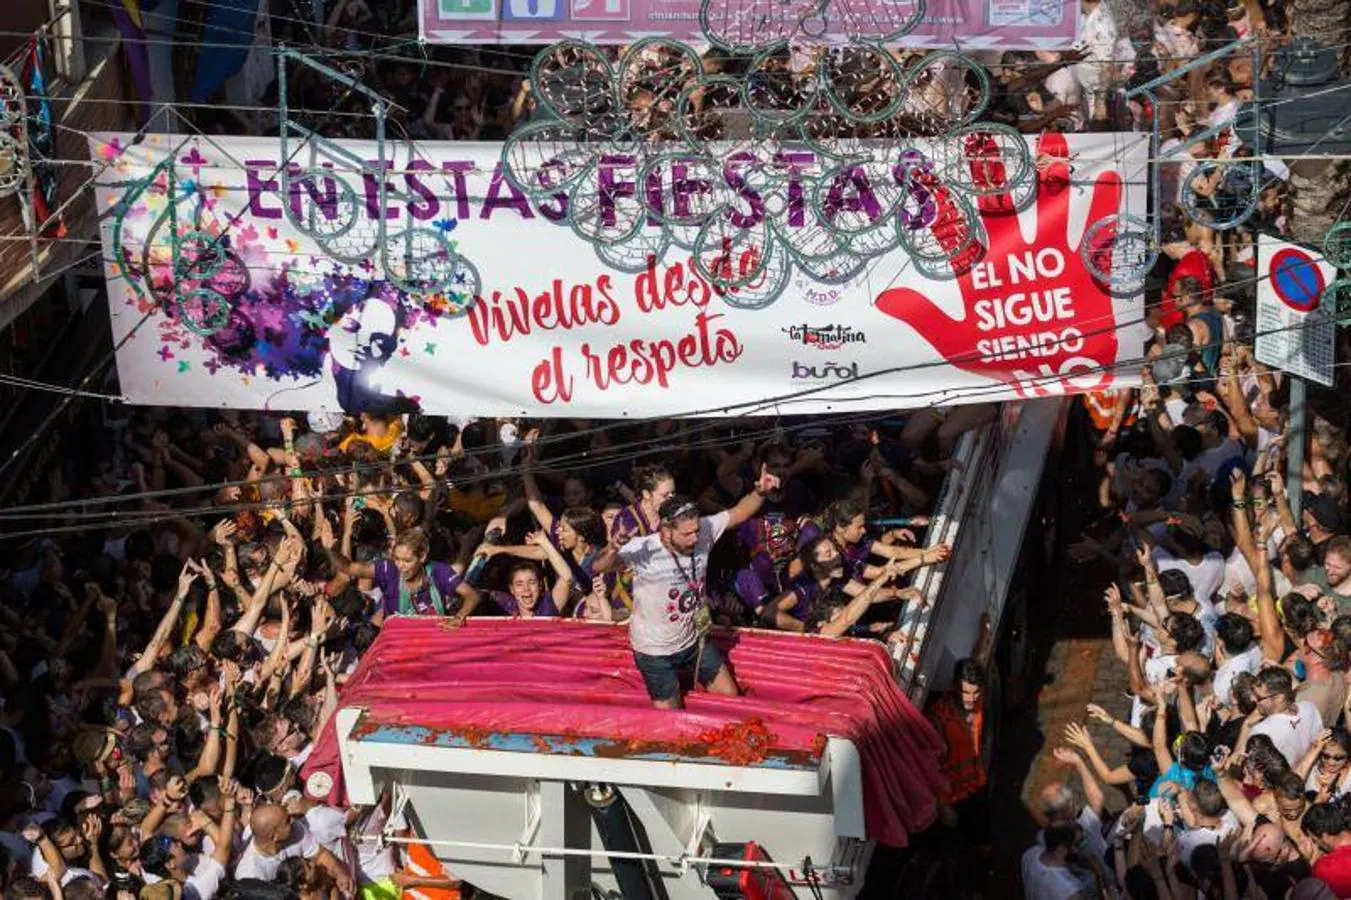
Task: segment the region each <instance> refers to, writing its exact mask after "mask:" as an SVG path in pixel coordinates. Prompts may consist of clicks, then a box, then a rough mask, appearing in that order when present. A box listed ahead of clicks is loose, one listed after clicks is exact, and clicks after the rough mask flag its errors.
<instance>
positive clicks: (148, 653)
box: [131, 562, 198, 679]
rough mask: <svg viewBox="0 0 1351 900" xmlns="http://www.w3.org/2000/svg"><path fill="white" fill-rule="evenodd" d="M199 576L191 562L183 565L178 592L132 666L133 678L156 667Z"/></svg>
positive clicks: (179, 576)
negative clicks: (189, 590)
mask: <svg viewBox="0 0 1351 900" xmlns="http://www.w3.org/2000/svg"><path fill="white" fill-rule="evenodd" d="M197 577H198V575H197V572H196V571H195V570H194V569H193V568H191V563H190V562H189V563H188V564H186V565H184V566H183V571H182V572H180V573H179V575H178V592H177V593H176V594H174V599H173V602H171V603H170V604H169V608H168V609H167V610H165V611H164V616H163V618H161V619H160V622H159V627H158V628H156V629H155V633H154V635H152V636H151V638H150V643H148V644H146V646H145V652H144V653H142V654H141V657H140V659H138V660H136V663H135V664H134V665H133V666H132V667H131V678H132V679H135V678H136V676H137V675H140V674H141V673H143V672H149V671H150V670H151V669H152V668H154V666H155V660H157V659H159V654H160V649H161V648H162V647H163V646H164V643H165V642H166V641H168V640H169V636H170V635H171V634H172V633H173V629H174V626H175V625H176V624H178V616H179V614H180V613H182V611H183V600H184V599H185V598H186V597H187V596H188V589H189V588H191V587H192V583H193V582H194V581H196V580H197Z"/></svg>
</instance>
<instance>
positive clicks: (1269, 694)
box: [1248, 666, 1323, 767]
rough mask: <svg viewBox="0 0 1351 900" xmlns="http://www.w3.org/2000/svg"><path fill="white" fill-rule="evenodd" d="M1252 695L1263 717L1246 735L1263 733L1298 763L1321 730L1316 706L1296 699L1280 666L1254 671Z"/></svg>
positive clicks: (1283, 753) (1291, 680) (1290, 761)
mask: <svg viewBox="0 0 1351 900" xmlns="http://www.w3.org/2000/svg"><path fill="white" fill-rule="evenodd" d="M1254 696H1255V697H1256V699H1257V711H1258V712H1260V713H1261V714H1262V716H1263V718H1262V720H1261V721H1260V722H1258V723H1257V724H1256V725H1254V726H1253V727H1252V730H1251V731H1250V732H1249V733H1248V737H1249V739H1251V738H1252V736H1253V735H1254V734H1265V735H1266V736H1267V737H1269V738H1271V742H1272V743H1273V744H1275V745H1276V749H1277V750H1279V751H1281V755H1282V756H1284V757H1285V758H1286V760H1287V761H1288V762H1289V763H1290V765H1291V766H1292V767H1293V766H1297V765H1299V762H1300V760H1301V759H1303V758H1304V754H1305V753H1308V752H1309V748H1310V747H1312V746H1313V742H1314V741H1315V740H1317V739H1318V733H1319V732H1320V731H1322V730H1323V717H1322V715H1320V714H1319V712H1318V707H1316V706H1314V705H1313V704H1312V703H1310V702H1308V701H1307V700H1301V701H1299V702H1298V703H1296V702H1295V682H1294V679H1293V678H1292V677H1291V675H1290V670H1289V669H1283V668H1281V667H1279V666H1267V667H1266V668H1265V669H1263V670H1262V671H1260V672H1258V673H1257V686H1256V689H1255V693H1254Z"/></svg>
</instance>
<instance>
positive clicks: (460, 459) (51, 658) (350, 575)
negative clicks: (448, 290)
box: [0, 406, 991, 900]
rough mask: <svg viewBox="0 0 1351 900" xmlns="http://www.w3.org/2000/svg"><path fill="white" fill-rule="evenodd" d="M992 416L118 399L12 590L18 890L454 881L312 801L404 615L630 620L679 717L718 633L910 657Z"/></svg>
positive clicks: (4, 845) (10, 892) (4, 784)
mask: <svg viewBox="0 0 1351 900" xmlns="http://www.w3.org/2000/svg"><path fill="white" fill-rule="evenodd" d="M90 409H91V411H92V410H95V409H96V408H95V407H92V406H91V407H90ZM990 413H991V410H990V409H989V408H987V407H964V408H959V409H954V410H952V411H951V414H950V415H948V416H947V417H946V418H944V419H942V420H941V421H940V419H939V418H937V417H935V416H933V415H932V414H931V413H930V412H929V411H927V410H924V411H918V412H917V413H915V414H914V415H913V416H910V417H908V418H894V419H887V420H886V421H874V422H869V423H866V424H865V423H861V422H854V423H852V424H851V423H843V424H842V423H839V422H832V421H830V420H826V421H820V420H813V419H803V420H779V421H774V420H763V419H757V420H745V421H728V422H717V423H714V425H715V426H716V427H711V426H710V424H709V423H700V422H690V423H679V424H678V423H671V422H662V423H645V424H644V423H594V422H586V421H577V420H553V421H549V422H530V421H525V420H516V421H504V420H463V421H456V422H452V421H450V420H448V419H446V418H443V417H435V416H428V415H423V414H416V413H415V414H412V415H407V416H397V415H390V416H377V415H371V414H362V415H361V416H359V417H343V416H341V415H336V414H333V415H329V414H311V415H309V416H308V417H306V416H297V417H286V416H282V415H277V414H261V413H258V414H253V413H240V414H236V413H234V412H231V411H223V412H219V413H213V412H205V411H201V410H177V409H164V408H136V409H131V408H126V407H103V408H101V409H98V415H99V416H100V417H101V418H99V419H98V420H94V421H89V422H86V423H83V426H84V427H82V428H81V431H80V444H79V445H78V446H74V447H72V451H71V454H70V456H69V457H68V458H67V459H66V461H65V462H64V464H62V465H60V466H58V467H57V468H55V469H54V470H53V472H52V474H51V480H50V485H49V487H50V492H49V496H48V497H47V498H46V502H48V503H53V504H57V506H55V507H53V508H52V509H51V510H50V512H49V514H48V517H47V518H46V519H45V521H44V526H43V528H42V534H41V535H40V536H35V537H33V538H32V539H30V540H27V541H20V542H16V543H15V544H14V545H13V546H12V547H11V550H12V554H11V555H10V556H9V557H7V559H8V568H7V569H6V570H5V572H4V573H3V580H2V582H0V590H3V592H4V602H3V603H2V604H0V635H3V641H0V684H2V686H0V776H2V778H3V780H2V781H0V804H2V805H3V825H0V861H3V862H4V863H5V865H4V867H3V868H0V872H3V878H4V885H5V890H6V896H7V897H10V898H16V900H17V898H33V900H38V898H48V897H79V898H85V897H96V896H97V897H102V896H114V895H116V896H117V897H119V898H122V897H136V896H139V897H147V898H150V897H153V898H155V900H176V898H179V897H184V896H186V897H189V898H191V900H210V898H212V897H213V896H231V897H278V898H280V897H304V898H308V900H318V898H336V897H338V896H352V895H353V894H354V893H355V892H360V893H361V894H362V896H366V897H372V898H378V897H394V896H398V894H399V892H400V891H401V890H404V889H408V888H410V887H418V886H423V887H429V888H450V887H452V886H454V884H455V883H454V879H453V873H447V872H442V873H440V874H432V875H428V874H426V867H425V866H422V867H416V868H415V867H410V866H409V865H408V864H407V863H408V861H407V860H405V859H401V858H400V856H401V854H400V852H398V851H397V850H396V849H395V847H394V845H384V844H378V843H377V842H375V841H374V840H373V836H375V835H378V834H380V833H381V832H382V830H384V829H386V828H389V827H391V825H390V820H391V817H392V816H394V815H395V813H396V812H397V810H392V809H391V808H390V807H389V798H388V797H385V798H384V800H383V803H382V804H381V805H379V806H377V807H376V808H373V809H371V808H353V809H337V808H332V807H329V806H326V805H324V804H323V803H319V802H317V801H315V800H314V799H313V798H312V797H309V796H308V795H306V794H305V793H303V792H301V791H300V790H299V784H298V781H297V775H298V771H299V769H300V767H301V766H303V764H304V762H305V760H306V758H307V756H308V754H309V752H310V749H311V747H312V746H313V744H314V741H315V738H316V737H317V735H318V734H319V732H320V730H321V729H322V728H323V727H324V724H325V722H326V721H327V719H328V718H329V716H330V715H331V714H332V713H333V711H334V709H335V707H336V704H337V699H338V694H339V692H340V690H341V687H342V684H343V682H344V680H345V679H346V678H347V677H349V676H350V674H351V673H352V672H353V671H354V669H355V667H356V666H357V665H358V664H359V662H360V659H361V657H362V654H363V652H364V651H365V650H366V649H367V648H369V647H370V646H371V644H372V643H373V642H374V641H375V640H376V639H377V638H378V635H379V632H380V629H381V626H382V624H383V623H384V620H385V618H386V617H387V616H391V615H413V616H416V615H428V616H437V617H440V618H441V620H442V623H443V627H447V628H455V627H473V625H472V621H471V622H470V624H469V625H467V626H466V625H465V624H464V623H465V622H466V620H472V619H475V618H479V617H483V616H512V617H520V618H531V617H558V616H570V617H577V618H580V619H586V620H591V621H596V622H601V623H611V624H612V627H621V628H628V629H629V631H630V634H631V642H632V645H633V649H634V654H635V661H636V663H637V667H638V668H639V670H640V671H641V673H642V675H643V679H644V681H645V683H646V684H647V687H648V691H649V694H650V695H651V699H652V702H653V704H654V705H656V706H657V707H661V708H674V707H678V706H680V705H681V703H682V694H683V693H684V692H686V691H688V690H692V689H695V690H697V689H698V688H697V687H696V686H695V685H693V684H692V682H695V681H696V680H697V681H698V682H701V683H702V684H703V685H704V686H705V688H706V689H708V690H710V691H715V692H721V693H728V694H730V693H736V692H737V690H738V687H737V684H736V681H735V679H734V677H733V673H732V672H731V671H730V670H729V669H728V668H727V667H726V666H725V664H724V661H723V660H722V659H721V657H720V655H719V653H718V650H717V648H716V647H715V646H713V644H712V642H708V643H707V644H706V645H703V642H702V641H701V640H700V638H701V637H702V635H703V634H704V633H705V632H706V630H707V628H708V627H710V623H712V622H718V623H724V624H738V625H743V626H747V627H756V628H775V629H780V630H785V631H792V632H808V633H816V634H821V635H825V636H830V637H837V636H845V635H850V636H856V637H862V638H867V639H873V640H877V641H891V642H897V641H903V640H905V639H906V637H907V633H906V631H905V630H904V629H902V628H898V623H899V622H900V621H901V619H902V617H901V611H902V609H903V608H905V607H906V605H907V604H914V603H917V602H919V600H918V597H917V595H916V592H915V590H914V589H913V588H910V587H908V586H907V578H906V573H908V572H913V571H914V570H915V569H917V568H918V567H920V566H923V565H934V564H938V563H940V562H942V561H943V560H945V559H946V557H947V550H946V548H944V547H941V546H937V547H929V548H928V549H924V548H923V546H922V545H923V543H924V542H923V541H922V540H920V538H921V537H922V535H923V529H924V526H925V518H924V513H925V512H926V511H928V510H929V508H930V506H931V504H932V498H934V497H935V496H936V494H937V489H938V487H939V486H940V485H941V482H942V479H943V478H944V476H945V475H946V473H947V471H948V470H949V469H950V468H951V465H950V463H947V462H945V461H944V460H945V458H946V456H947V453H948V452H949V451H950V449H951V447H952V444H953V441H954V440H955V438H956V436H957V435H958V434H960V432H961V431H962V430H964V429H966V428H969V427H972V426H973V425H976V424H979V423H981V422H983V421H988V419H989V417H990ZM853 418H857V417H853ZM635 448H643V451H642V452H637V451H636V450H635ZM114 510H116V511H117V515H116V516H115V517H114V516H113V515H112V512H113V511H114ZM898 517H900V518H906V519H909V520H910V523H911V524H910V525H909V526H908V527H907V528H896V527H874V524H873V520H875V519H878V518H882V519H888V520H895V519H896V518H898ZM94 523H97V524H94ZM12 525H13V523H11V526H12ZM10 530H11V532H12V531H13V528H12V527H11V529H10ZM720 538H721V539H720ZM696 669H697V671H695V670H696ZM407 824H408V823H402V822H397V821H396V822H394V823H393V827H395V828H404V827H406V826H407ZM403 833H407V832H406V831H405V832H403ZM414 871H417V872H421V873H423V874H412V873H413V872H414Z"/></svg>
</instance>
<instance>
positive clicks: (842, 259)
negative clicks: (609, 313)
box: [501, 4, 1037, 306]
mask: <svg viewBox="0 0 1351 900" xmlns="http://www.w3.org/2000/svg"><path fill="white" fill-rule="evenodd" d="M814 8H815V7H814V6H812V5H811V4H807V5H805V6H803V8H802V10H800V12H803V11H805V12H810V11H811V10H812V9H814ZM771 37H772V35H771ZM737 46H740V45H739V44H738V45H737ZM757 50H758V52H756V53H755V54H754V55H753V56H752V57H751V58H750V59H749V60H747V61H746V65H745V66H744V67H738V68H739V71H740V74H736V75H734V74H725V73H723V72H722V71H710V70H709V65H708V63H706V61H705V60H704V58H702V57H701V56H700V55H699V54H698V53H697V52H696V51H695V50H693V49H692V48H690V47H687V46H685V45H683V44H680V43H678V42H675V41H671V40H667V39H647V40H642V41H639V42H638V43H636V44H634V45H632V46H630V47H629V48H626V49H625V50H624V51H623V53H622V54H621V55H620V56H619V57H618V58H617V59H612V58H611V57H610V56H609V55H607V52H606V51H604V50H602V49H601V48H598V47H594V46H592V45H589V44H585V43H583V42H580V41H574V40H569V41H564V42H561V43H558V44H554V45H552V46H550V47H547V48H545V49H544V50H542V51H541V52H540V54H539V55H538V56H537V57H536V59H535V62H534V64H533V66H532V70H531V75H532V82H531V90H532V91H533V92H534V96H535V102H536V109H537V113H539V115H537V117H536V118H535V120H534V121H531V122H529V123H528V124H526V125H524V126H523V127H522V128H520V129H518V130H517V131H516V132H515V133H513V134H512V135H511V136H510V137H509V138H508V140H507V141H506V143H505V144H504V146H503V149H502V156H501V161H502V171H503V174H504V176H505V177H506V178H507V179H508V180H509V181H510V182H511V183H512V184H513V185H514V186H515V187H516V188H518V189H519V190H520V191H521V192H522V193H523V194H525V196H527V197H528V198H530V199H532V200H535V201H537V202H538V201H540V200H543V199H545V198H547V197H550V196H553V195H557V194H567V195H568V197H569V203H568V217H567V218H568V221H567V225H568V227H570V228H571V229H572V230H573V231H574V232H575V233H576V234H577V235H578V236H580V237H582V238H584V239H586V240H587V241H588V242H590V243H591V244H592V245H593V246H594V247H595V248H596V251H597V253H598V254H599V255H600V257H601V258H602V259H603V260H604V261H606V262H607V263H608V264H611V265H614V266H615V267H616V268H619V269H621V270H623V271H634V270H639V269H640V268H641V267H642V266H643V265H645V264H646V261H647V258H648V257H649V256H658V255H660V253H662V252H664V251H665V250H666V249H668V248H670V247H672V246H678V247H682V248H685V249H688V250H690V251H692V252H693V254H694V257H695V259H696V261H697V262H698V263H699V265H700V268H701V274H703V275H704V276H705V277H707V278H709V279H710V280H711V282H712V283H713V284H714V285H715V286H716V287H717V288H718V289H719V290H720V291H722V292H723V293H724V295H725V297H726V299H727V302H728V303H731V304H733V305H737V304H746V305H748V306H763V305H765V304H767V303H769V302H772V296H770V293H769V292H770V291H771V290H772V289H774V288H776V287H777V289H779V290H782V288H783V287H784V286H786V285H787V284H788V283H789V282H790V280H791V277H792V271H793V270H794V269H796V270H798V271H802V272H805V273H809V274H811V275H812V276H813V277H814V278H817V279H820V280H828V281H831V282H837V281H843V280H847V279H848V278H850V277H855V276H856V275H857V274H858V273H859V272H861V271H862V269H863V268H864V267H865V266H866V264H867V262H868V261H869V260H871V259H874V258H876V257H877V256H880V255H881V254H883V253H887V252H889V251H891V250H894V249H895V248H896V247H898V246H899V247H904V248H905V249H906V250H907V251H908V252H909V253H910V254H911V256H912V257H913V258H914V259H915V260H916V261H917V264H919V265H922V266H923V268H924V269H925V270H926V272H928V273H930V274H933V275H934V276H935V277H953V275H955V274H959V272H958V271H954V268H953V266H952V261H953V260H954V259H959V260H970V261H974V259H975V258H976V257H978V256H979V253H980V252H981V247H982V246H983V241H984V239H985V238H984V231H983V227H982V225H981V223H980V217H979V215H978V213H977V209H976V202H975V201H976V200H977V199H978V198H980V197H982V196H989V195H992V194H996V193H998V194H1002V195H1011V196H1013V197H1021V198H1024V199H1030V198H1031V196H1033V195H1034V194H1035V185H1036V178H1037V175H1036V165H1035V161H1034V159H1033V155H1032V153H1031V151H1030V149H1029V147H1028V143H1027V140H1026V139H1025V138H1024V137H1023V136H1022V135H1021V134H1019V133H1018V132H1017V131H1015V130H1014V129H1012V128H1009V127H1007V126H1003V125H997V124H988V123H980V124H975V123H976V121H977V120H978V119H979V117H980V115H981V114H982V112H983V111H984V110H985V108H986V106H987V105H988V103H989V100H990V97H991V92H992V88H991V84H990V78H989V75H988V73H987V72H986V71H985V69H984V68H983V67H982V66H980V65H979V63H977V62H975V61H974V60H972V59H970V58H968V57H966V56H963V55H962V54H960V53H953V52H949V51H940V52H936V53H929V54H927V55H924V56H920V57H916V58H912V59H910V60H909V61H908V64H904V65H903V64H902V62H901V61H899V60H898V59H897V57H896V56H895V55H894V54H893V53H892V52H891V51H890V50H888V49H887V48H885V47H884V46H882V45H881V44H878V43H876V42H870V41H868V40H866V39H865V38H864V37H863V36H859V37H857V38H855V39H853V40H852V41H851V42H849V43H846V44H843V45H839V46H816V47H806V48H804V47H802V46H799V45H795V44H791V43H788V42H787V41H786V40H785V42H781V43H779V44H776V45H773V46H768V47H766V46H765V45H764V42H763V41H761V43H759V44H757ZM728 71H729V72H730V71H732V70H730V69H729V70H728ZM916 140H918V141H919V142H920V143H916ZM921 144H922V145H923V147H924V150H923V151H921V150H920V149H918V147H919V146H920V145H921ZM940 204H942V206H943V210H944V213H943V228H944V233H943V234H942V235H941V236H940V235H938V234H935V233H933V228H934V226H935V224H936V223H937V222H938V220H939V218H940V216H939V206H940ZM954 247H956V248H957V249H956V251H954V249H953V248H954ZM752 251H753V252H752ZM733 261H735V264H733Z"/></svg>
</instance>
